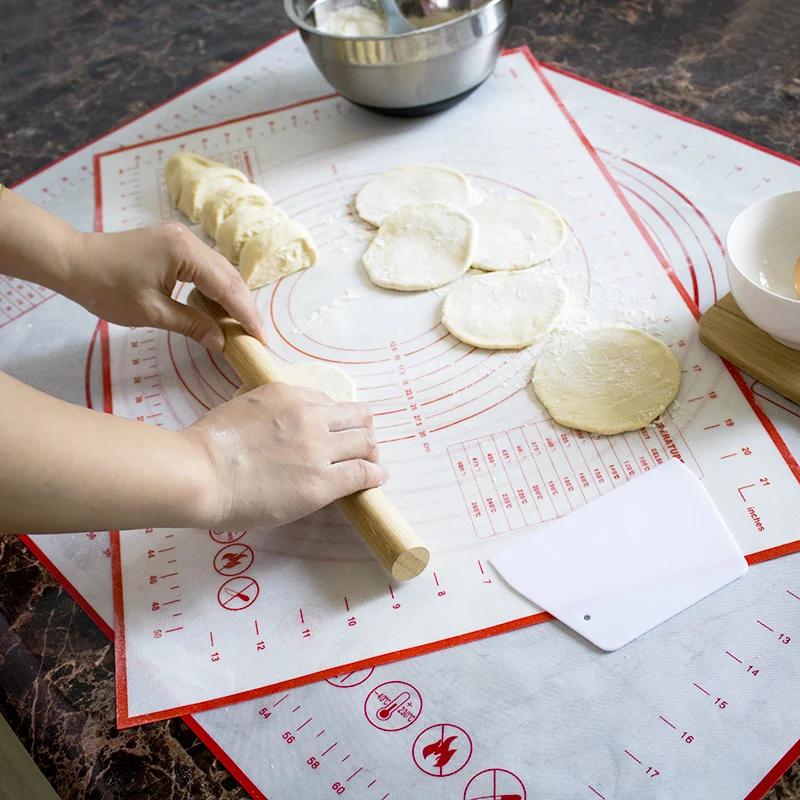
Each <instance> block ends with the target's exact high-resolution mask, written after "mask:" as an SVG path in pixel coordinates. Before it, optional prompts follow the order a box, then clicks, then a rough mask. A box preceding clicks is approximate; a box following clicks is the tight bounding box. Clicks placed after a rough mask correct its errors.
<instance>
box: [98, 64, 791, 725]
mask: <svg viewBox="0 0 800 800" xmlns="http://www.w3.org/2000/svg"><path fill="white" fill-rule="evenodd" d="M497 120H503V124H502V125H497V124H496V122H497ZM453 129H457V130H458V131H459V137H458V139H457V140H456V141H453V140H452V139H451V138H450V137H448V136H446V135H445V132H446V131H447V130H453ZM320 143H322V145H321V144H320ZM179 149H186V150H197V151H200V152H206V153H208V154H209V155H212V156H214V157H217V158H221V159H222V160H228V161H229V162H230V163H240V164H242V165H243V166H244V167H245V169H248V170H249V171H250V173H251V175H252V176H253V178H254V180H255V181H256V182H258V183H261V184H263V185H264V186H265V187H266V188H267V190H268V191H269V192H270V194H271V195H272V197H273V199H274V200H275V202H276V203H278V204H279V205H281V207H283V208H284V209H285V210H286V211H287V213H289V214H290V215H291V216H292V217H293V218H296V219H298V220H300V221H301V222H303V223H304V224H306V225H307V226H308V227H309V228H310V229H311V231H312V233H313V234H314V237H315V239H316V241H317V244H318V246H319V248H320V253H321V257H320V263H319V264H318V265H317V266H316V267H314V268H313V269H311V270H308V271H306V272H304V273H301V274H298V275H294V276H292V277H290V278H288V279H285V280H283V281H281V282H280V283H278V284H276V285H274V286H270V287H267V288H265V289H263V290H260V291H259V292H258V293H257V302H258V304H259V307H260V309H261V311H262V314H263V317H264V319H265V321H266V324H267V326H268V338H269V347H270V349H271V351H272V352H273V354H274V355H275V357H276V358H278V359H279V360H282V361H284V362H301V361H309V360H315V359H316V360H320V361H325V362H328V363H335V364H337V365H339V366H341V367H342V368H343V369H345V370H346V371H347V372H348V373H349V374H350V375H351V377H352V378H353V380H354V381H355V383H356V385H357V387H358V389H359V394H360V398H361V399H362V400H363V401H365V402H367V403H369V404H370V405H371V406H372V408H373V411H374V413H375V417H376V421H377V428H378V434H379V440H380V443H381V451H382V457H383V459H384V460H385V461H386V463H387V464H388V465H389V467H390V469H391V471H392V475H393V477H392V480H391V481H390V482H389V484H387V486H386V492H387V494H388V495H389V497H390V498H391V499H392V500H393V501H394V502H395V503H396V505H397V506H398V507H399V508H400V509H401V511H402V512H403V513H404V514H405V515H406V517H407V518H408V519H409V521H410V522H411V524H412V525H413V526H414V527H415V528H416V529H417V530H418V532H419V533H420V534H421V536H422V537H423V539H424V540H425V541H426V543H427V544H428V545H429V546H430V547H431V549H432V551H433V557H432V562H431V566H430V567H429V569H428V571H427V572H426V573H424V574H423V575H422V576H421V577H420V578H418V579H417V580H415V581H412V582H410V583H408V584H405V585H396V584H392V583H390V582H389V580H388V579H387V577H386V575H385V574H384V573H383V572H382V571H381V569H380V567H379V566H378V565H377V563H375V562H374V561H373V559H372V558H371V556H370V555H369V553H368V552H367V550H366V548H365V547H364V545H363V544H362V543H361V542H360V540H359V539H358V537H357V535H356V534H355V533H354V532H353V531H352V530H350V528H349V527H348V525H347V524H346V523H345V522H344V520H343V519H342V518H341V517H340V516H339V515H338V513H337V512H335V511H333V510H326V511H324V512H322V513H320V514H318V515H316V516H314V517H312V518H310V519H308V520H305V521H303V522H301V523H298V524H296V525H293V526H289V527H287V528H283V529H278V530H275V531H271V532H266V531H247V532H242V531H239V532H234V531H159V530H154V531H142V532H135V533H129V534H125V535H123V536H122V537H118V538H115V546H116V547H117V549H118V550H117V565H116V566H117V581H116V602H117V606H116V611H117V620H118V630H119V635H118V639H117V647H118V656H119V659H120V660H119V663H120V664H121V665H123V664H124V669H121V670H120V687H119V699H120V706H119V717H120V722H121V724H123V725H129V724H136V723H138V722H142V721H146V720H151V719H158V718H162V717H166V716H170V715H174V714H176V713H179V712H185V711H189V710H197V709H202V708H209V707H212V706H214V705H219V704H223V703H227V702H231V701H232V700H236V699H244V698H246V697H248V696H254V695H256V694H259V693H265V692H267V691H270V690H272V689H274V688H275V687H276V686H281V687H282V686H290V685H294V684H296V683H298V682H301V681H308V680H312V679H316V678H321V677H326V676H330V675H332V674H336V673H337V672H341V671H342V668H343V667H347V668H348V670H349V669H356V668H358V667H359V666H361V665H362V663H363V662H366V661H368V660H371V661H374V660H375V659H391V658H401V657H405V656H409V655H413V654H418V653H421V652H425V651H426V650H429V649H434V648H436V647H439V646H442V645H443V644H444V643H446V642H448V640H452V639H453V637H473V638H474V637H477V636H482V635H487V634H488V633H492V632H499V631H501V630H505V629H508V628H509V627H514V626H518V625H520V624H526V623H532V622H535V621H539V620H541V619H543V618H545V617H544V616H543V615H537V614H536V613H535V612H536V611H537V609H536V608H535V607H533V606H531V605H530V604H528V603H527V602H526V601H524V600H522V599H521V598H520V597H518V596H516V595H515V594H514V593H513V592H512V591H511V590H509V589H508V588H507V587H505V586H504V585H503V583H502V582H501V581H500V580H499V579H498V578H497V577H496V575H495V574H494V573H493V572H492V570H491V568H490V567H489V566H488V565H487V559H488V558H489V557H490V556H491V555H492V554H493V553H494V552H496V551H497V549H499V548H502V547H505V546H507V544H508V543H509V542H511V541H512V540H513V537H514V535H515V532H519V531H522V530H525V529H528V528H529V527H530V526H532V525H537V524H540V523H542V522H546V521H548V520H552V519H554V518H556V517H559V516H562V515H564V514H567V513H569V512H570V511H571V510H572V509H574V508H576V507H578V506H579V505H582V504H583V503H585V502H588V501H590V500H591V499H593V498H594V497H597V496H599V495H601V494H603V493H605V492H607V491H610V490H612V489H613V488H614V486H616V485H621V484H622V483H624V482H626V481H628V480H633V479H635V478H636V476H637V475H640V474H642V473H643V472H645V471H647V470H649V469H652V468H654V467H655V466H657V465H658V464H660V463H663V462H664V461H665V460H667V459H669V458H673V457H677V458H681V459H682V460H684V462H685V463H686V464H687V465H688V466H689V467H690V468H691V469H692V470H693V471H694V472H695V474H697V475H698V476H699V477H701V478H702V479H703V482H704V484H705V486H706V488H707V489H708V491H709V492H710V493H711V495H712V496H713V497H714V499H715V501H716V503H717V505H718V507H719V508H720V510H721V512H722V513H723V515H724V516H725V519H726V522H727V523H728V525H729V526H730V528H731V530H732V532H733V533H734V535H735V537H736V539H737V541H738V542H739V545H740V546H741V548H742V549H743V551H744V552H745V553H747V554H750V555H752V556H753V557H754V560H759V559H763V558H765V557H768V556H769V555H774V554H775V553H777V552H783V550H776V548H784V547H785V546H787V545H791V544H792V541H793V538H794V534H793V533H792V529H791V526H790V525H787V524H785V523H786V521H787V520H788V519H791V515H792V513H793V512H792V509H793V508H794V507H795V506H796V503H797V500H798V484H797V480H796V478H795V477H794V475H793V474H792V472H791V468H790V466H789V464H788V463H787V460H786V459H785V458H784V456H783V455H782V452H781V448H782V443H781V442H780V439H779V438H778V436H777V434H776V433H775V431H774V430H773V429H772V427H771V425H770V424H769V423H768V421H767V420H766V418H763V420H762V419H759V417H758V416H757V414H756V412H755V411H754V409H753V408H752V407H751V405H750V403H749V401H748V399H747V397H746V396H745V394H744V393H743V391H742V388H741V387H744V384H743V383H742V382H741V379H740V378H739V376H738V373H737V374H736V375H735V379H734V377H733V376H732V375H731V373H730V372H729V371H728V369H727V368H726V367H725V366H724V364H723V363H722V362H721V361H720V360H719V359H718V358H716V357H715V356H713V355H712V354H710V353H709V352H708V351H707V350H706V349H705V348H703V347H702V346H701V345H700V344H699V342H698V339H697V326H696V320H695V316H694V312H693V309H694V307H693V305H692V302H691V299H690V298H689V297H688V296H686V294H685V292H684V290H683V288H682V286H681V285H680V284H679V283H678V281H677V279H675V277H674V276H673V275H672V274H671V273H670V272H669V268H668V265H667V262H666V260H665V259H663V256H662V254H661V252H660V251H659V250H658V248H657V247H655V246H653V242H652V240H650V239H649V235H648V234H647V233H646V230H645V229H640V228H639V227H638V220H637V219H636V218H634V216H632V215H631V214H630V213H629V209H628V207H627V206H626V205H625V203H624V202H623V201H622V197H621V195H620V194H619V193H618V189H617V188H616V185H615V184H614V183H613V181H611V180H610V179H609V178H608V175H607V173H606V172H605V171H604V168H603V167H602V164H601V162H600V161H599V159H598V158H597V157H596V155H595V154H594V152H593V151H592V150H591V148H590V147H589V145H588V144H587V143H586V141H585V140H584V139H583V138H582V137H581V135H580V133H579V132H578V130H577V129H576V128H575V127H573V125H572V123H571V120H570V118H569V117H568V116H567V115H566V114H565V113H564V112H563V111H562V109H561V108H560V106H559V103H558V101H557V99H556V97H555V96H554V95H553V94H551V91H550V89H549V87H548V85H547V84H546V82H545V81H544V80H543V79H542V77H541V75H540V74H539V73H538V72H537V71H536V69H535V68H534V65H533V63H532V62H531V61H530V60H529V59H528V58H527V56H526V54H524V53H515V54H511V55H507V56H505V57H504V58H503V59H502V61H501V63H500V68H499V70H498V73H497V74H496V75H495V77H494V78H493V79H492V80H491V81H490V83H489V84H488V85H487V88H486V89H485V90H484V91H482V92H481V93H480V94H478V95H476V96H475V99H474V101H471V102H470V103H468V104H464V105H462V106H459V107H457V108H455V109H453V110H452V111H450V112H448V113H447V114H445V115H443V116H439V117H436V118H432V119H428V120H424V121H413V122H405V123H398V122H397V121H396V120H395V121H391V122H390V121H386V120H383V119H380V118H375V117H373V116H371V115H368V114H365V113H364V112H362V111H360V110H358V109H355V108H353V107H352V106H350V105H348V104H347V103H345V102H344V101H342V100H341V99H340V98H336V97H333V98H323V99H320V100H317V101H311V102H308V103H305V104H301V105H298V106H295V107H292V108H288V109H285V110H281V111H277V112H272V113H266V114H262V115H258V116H254V117H251V118H248V119H244V120H242V121H240V122H235V123H227V124H224V125H220V126H217V127H214V128H208V129H204V130H202V131H198V132H195V133H190V134H185V135H181V136H176V137H172V138H168V139H166V140H162V141H157V142H153V143H147V144H142V145H139V146H135V147H132V148H129V149H127V150H122V151H118V152H114V153H109V154H106V155H104V156H102V157H99V158H98V159H97V166H98V168H99V171H100V178H99V181H98V187H99V192H98V200H99V204H98V210H99V213H100V218H101V221H102V226H103V228H104V229H105V230H109V231H110V230H120V229H124V228H128V227H132V226H135V225H140V224H145V223H148V222H155V221H158V220H160V219H163V218H165V217H167V216H169V215H170V214H171V212H170V211H169V208H168V206H167V205H166V204H165V202H164V194H163V166H164V163H165V162H166V159H167V158H168V157H169V156H170V155H171V154H172V153H174V152H177V151H178V150H179ZM421 152H424V153H425V160H426V161H430V162H440V163H445V164H448V165H450V166H453V167H455V168H458V169H461V170H463V171H465V172H466V173H468V174H469V175H470V177H471V180H472V182H473V183H474V185H475V186H476V187H477V188H478V190H479V191H480V192H481V193H482V194H483V195H484V196H485V197H495V196H515V197H522V196H535V197H540V198H542V199H543V200H545V201H546V202H548V203H550V204H551V205H553V206H554V207H556V208H557V209H559V211H561V213H562V214H563V215H564V217H565V219H566V220H567V223H568V224H569V227H570V230H571V233H570V237H569V240H568V242H567V245H566V247H565V249H564V250H563V252H562V253H561V254H560V255H559V256H557V257H556V258H554V259H553V260H552V262H550V263H549V264H547V265H543V266H542V267H541V268H542V269H548V270H552V271H553V272H555V273H557V274H558V275H560V276H561V277H562V278H564V279H565V280H566V281H567V283H568V284H569V286H570V290H571V302H572V309H571V314H572V315H573V318H575V319H581V318H591V319H595V320H598V321H622V322H627V323H631V324H634V325H636V326H638V327H642V328H644V329H646V330H648V331H650V332H653V333H655V334H656V335H658V336H660V337H661V338H662V339H663V340H664V341H665V342H666V343H667V344H668V345H669V346H670V347H671V348H672V350H673V352H674V353H675V355H676V357H677V358H678V360H679V362H680V364H681V367H682V370H683V381H682V388H681V392H680V394H679V397H678V400H677V402H676V404H675V405H674V406H673V408H672V410H671V411H670V412H669V413H667V414H665V415H664V417H663V418H662V419H661V420H660V421H658V422H657V423H655V424H654V425H652V426H650V427H648V428H646V429H644V430H643V431H641V432H639V433H636V434H626V435H624V436H618V437H612V438H595V437H589V436H585V435H581V434H579V433H577V432H575V431H570V430H567V429H563V428H561V427H559V426H557V425H555V424H554V423H552V421H551V420H549V419H548V416H547V414H546V413H545V412H544V410H543V409H542V407H541V406H540V405H539V404H538V402H537V401H536V399H535V396H534V395H533V393H532V391H531V389H530V386H529V376H530V370H531V366H532V364H533V362H534V359H535V352H532V351H530V350H526V351H522V352H519V353H513V354H509V353H500V352H498V353H492V352H489V351H482V350H478V349H475V348H472V347H468V346H466V345H464V344H460V343H459V342H457V341H456V340H454V339H453V338H452V337H450V336H449V335H447V333H446V331H445V330H444V329H443V328H442V326H441V325H439V324H438V315H439V313H440V304H441V300H442V295H443V294H444V292H439V293H437V292H431V293H427V294H398V293H394V292H389V291H385V290H381V289H378V288H377V287H374V286H372V285H371V284H370V283H369V281H368V279H367V278H366V276H365V275H364V273H363V271H362V270H361V269H360V267H359V260H360V256H361V254H362V252H363V250H364V247H365V244H366V242H367V241H368V240H369V237H370V233H369V231H368V230H367V229H366V226H364V225H362V224H361V223H360V222H359V221H358V220H356V219H354V218H353V216H352V215H351V213H350V212H351V201H352V197H353V195H354V193H355V192H356V191H357V190H358V188H359V187H360V186H361V185H363V183H364V182H365V181H366V180H368V179H369V178H370V177H371V176H373V175H375V174H377V173H379V172H380V171H382V170H383V169H386V168H387V167H390V166H394V165H398V164H404V163H414V162H417V161H419V160H420V156H419V154H420V153H421ZM181 291H182V296H185V293H186V291H187V288H186V287H184V288H183V289H182V290H181ZM110 345H111V358H110V366H111V386H112V392H113V394H112V397H111V399H112V401H113V408H114V411H115V413H118V414H123V415H125V416H129V417H131V418H134V419H139V420H140V421H142V422H144V423H150V424H156V425H163V426H165V427H172V428H174V427H181V426H184V425H186V424H189V423H190V422H192V421H193V420H194V419H196V418H197V416H198V415H199V414H201V413H202V412H203V411H204V410H205V409H207V408H209V407H211V406H213V405H216V404H217V403H220V402H222V401H224V400H226V399H228V398H229V397H231V395H232V394H233V392H234V390H235V388H236V385H237V381H236V379H235V377H234V375H233V374H232V372H231V371H230V370H229V368H228V367H227V366H226V365H225V363H224V362H223V361H222V360H221V359H218V358H217V357H216V356H212V355H210V354H209V353H207V352H206V351H205V350H203V349H201V348H200V347H198V346H195V345H194V344H193V343H190V342H188V341H187V340H185V339H183V338H180V337H176V336H170V335H166V334H161V333H157V332H154V331H147V330H145V331H127V330H123V329H119V328H116V329H112V331H111V339H110ZM737 380H738V381H739V382H740V386H737V382H736V381H737ZM792 463H793V462H792ZM667 511H668V509H654V513H659V514H661V513H666V512H667ZM284 653H291V658H286V659H283V658H276V655H278V654H284ZM178 663H180V664H182V667H181V669H180V670H179V669H178V668H177V667H176V666H175V665H176V664H178ZM400 705H402V703H401V702H398V706H400Z"/></svg>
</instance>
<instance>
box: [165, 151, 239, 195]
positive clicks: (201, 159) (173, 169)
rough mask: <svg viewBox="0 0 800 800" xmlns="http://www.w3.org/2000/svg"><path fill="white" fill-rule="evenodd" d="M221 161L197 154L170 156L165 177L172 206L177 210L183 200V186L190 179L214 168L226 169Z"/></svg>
mask: <svg viewBox="0 0 800 800" xmlns="http://www.w3.org/2000/svg"><path fill="white" fill-rule="evenodd" d="M226 166H227V165H226V164H223V163H222V162H220V161H212V160H211V159H210V158H206V157H205V156H201V155H198V154H197V153H176V154H175V155H174V156H170V158H169V160H168V161H167V166H166V170H165V174H164V177H165V179H166V182H167V191H168V192H169V199H170V200H172V205H174V206H175V207H176V208H177V207H178V203H179V202H180V199H181V191H182V190H183V185H184V183H186V181H187V180H189V178H191V177H193V176H195V175H198V174H200V173H201V172H203V171H204V170H206V169H209V168H212V167H226Z"/></svg>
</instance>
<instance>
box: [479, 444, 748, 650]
mask: <svg viewBox="0 0 800 800" xmlns="http://www.w3.org/2000/svg"><path fill="white" fill-rule="evenodd" d="M491 561H492V564H493V565H494V567H495V568H496V569H497V570H498V572H499V573H500V574H501V575H502V576H503V578H504V579H505V580H506V582H507V583H508V584H510V585H511V587H512V588H514V589H516V591H518V592H519V593H520V594H522V595H524V596H525V597H526V598H528V600H530V601H531V602H533V603H536V604H537V605H538V606H541V607H542V608H543V609H545V611H549V612H550V613H551V614H552V615H553V616H554V617H556V618H557V619H559V620H561V622H563V623H564V624H565V625H568V626H569V627H570V628H572V629H573V630H574V631H576V632H577V633H579V634H580V635H581V636H583V637H585V638H586V639H588V640H589V641H590V642H592V643H593V644H595V645H597V646H598V647H599V648H601V649H603V650H617V649H618V648H620V647H622V646H623V645H625V644H627V643H628V642H630V641H633V639H636V638H637V637H638V636H641V635H642V634H643V633H646V632H647V631H649V630H651V629H652V628H655V627H656V626H657V625H660V624H661V623H662V622H665V621H666V620H668V619H669V618H670V617H673V616H674V615H675V614H678V613H679V612H681V611H683V610H684V609H686V608H688V607H689V606H691V605H694V603H696V602H697V601H698V600H702V599H703V598H704V597H707V596H708V595H710V594H712V593H713V592H715V591H717V590H718V589H721V588H722V587H723V586H726V585H727V584H729V583H730V582H731V581H734V580H736V579H737V578H740V577H741V576H742V575H744V573H745V572H746V571H747V562H746V561H745V559H744V556H743V555H742V552H741V550H739V547H738V545H737V544H736V542H735V541H734V539H733V536H732V535H731V533H730V531H729V530H728V528H727V526H726V525H725V523H724V521H723V520H722V517H721V516H720V515H719V513H718V511H717V509H716V507H715V506H714V503H713V502H712V501H711V498H710V497H709V496H708V494H707V492H706V490H705V489H704V488H703V485H702V484H701V482H700V481H699V480H698V479H697V478H696V477H695V476H694V475H693V474H692V473H691V471H690V470H689V469H688V468H687V467H685V466H684V465H683V464H682V463H681V462H680V461H678V460H676V459H673V460H672V461H669V462H667V463H666V464H664V465H663V466H661V467H658V468H656V469H654V470H651V471H650V472H648V473H647V474H645V475H643V476H641V477H639V478H636V479H635V480H633V481H631V482H630V483H627V484H625V485H624V486H621V487H619V488H617V489H614V491H612V492H610V493H609V494H606V495H603V496H602V497H600V498H598V499H597V500H595V501H593V502H591V503H589V504H588V505H586V506H583V507H581V508H579V509H577V510H575V511H573V512H572V513H571V514H569V515H568V516H566V517H564V518H563V519H560V520H558V521H557V522H554V523H552V524H550V525H548V526H547V527H545V528H543V529H542V530H540V531H537V532H535V533H532V534H529V535H528V536H526V537H525V538H524V539H523V540H522V541H520V542H517V543H516V544H514V545H512V546H511V547H510V548H508V549H507V550H504V551H503V552H501V553H499V554H498V555H496V556H494V557H493V558H492V559H491Z"/></svg>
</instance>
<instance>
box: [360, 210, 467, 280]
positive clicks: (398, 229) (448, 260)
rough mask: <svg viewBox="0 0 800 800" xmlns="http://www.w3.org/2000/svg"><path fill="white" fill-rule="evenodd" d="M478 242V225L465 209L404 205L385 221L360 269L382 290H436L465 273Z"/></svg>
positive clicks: (365, 255)
mask: <svg viewBox="0 0 800 800" xmlns="http://www.w3.org/2000/svg"><path fill="white" fill-rule="evenodd" d="M477 240H478V226H477V225H476V223H475V220H474V219H472V217H471V216H470V215H469V214H467V212H466V211H462V210H461V209H458V208H455V207H453V206H448V205H445V204H444V203H418V204H417V205H410V206H403V207H402V208H399V209H398V210H397V211H395V212H394V213H393V214H391V215H390V216H388V217H387V218H386V219H385V220H384V221H383V224H382V225H381V227H380V229H379V230H378V233H377V234H376V236H375V238H374V239H373V240H372V243H371V244H370V246H369V247H368V248H367V251H366V252H365V253H364V257H363V263H364V268H365V269H366V271H367V275H369V277H370V280H371V281H372V282H373V283H374V284H376V285H377V286H383V287H384V288H386V289H398V290H400V291H404V292H413V291H418V290H421V289H436V288H437V287H439V286H444V285H445V284H448V283H451V282H452V281H454V280H456V279H457V278H460V277H461V276H462V275H463V274H464V273H465V272H466V271H467V270H468V269H469V265H470V264H471V263H472V259H473V256H474V255H475V246H476V244H477Z"/></svg>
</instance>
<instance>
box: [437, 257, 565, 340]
mask: <svg viewBox="0 0 800 800" xmlns="http://www.w3.org/2000/svg"><path fill="white" fill-rule="evenodd" d="M567 294H568V293H567V287H566V286H565V285H564V283H563V281H561V280H560V279H559V278H557V277H555V276H553V275H548V274H546V273H542V272H540V271H538V270H524V271H522V272H497V273H491V274H488V275H480V276H476V277H467V278H465V279H464V280H463V281H461V283H459V284H458V286H456V287H455V288H454V289H453V290H452V291H451V292H450V294H448V295H447V297H446V298H445V301H444V305H443V306H442V323H443V324H444V326H445V328H447V330H448V331H450V333H452V334H453V336H455V337H456V339H460V340H461V341H462V342H466V343H467V344H471V345H475V346H476V347H485V348H489V349H492V350H516V349H519V348H521V347H527V346H528V345H531V344H534V343H535V342H537V341H539V339H541V338H542V337H543V336H546V335H547V334H548V333H549V332H550V331H551V330H552V329H553V328H554V327H555V325H556V323H557V322H558V320H559V319H560V318H561V315H562V313H563V311H564V306H565V304H566V301H567Z"/></svg>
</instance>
